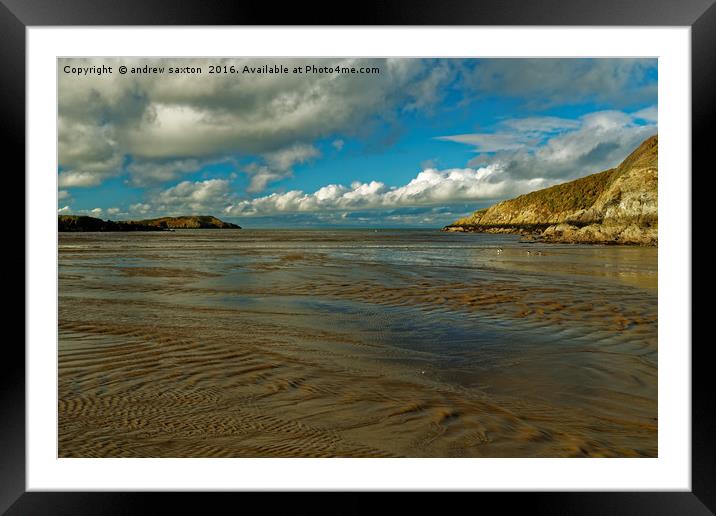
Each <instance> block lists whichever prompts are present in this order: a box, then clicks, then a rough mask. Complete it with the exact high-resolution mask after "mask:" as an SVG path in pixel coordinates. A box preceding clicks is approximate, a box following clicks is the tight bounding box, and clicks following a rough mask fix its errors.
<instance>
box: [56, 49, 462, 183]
mask: <svg viewBox="0 0 716 516" xmlns="http://www.w3.org/2000/svg"><path fill="white" fill-rule="evenodd" d="M150 61H151V62H152V63H155V64H157V65H162V66H165V67H169V66H187V65H188V66H197V67H202V68H203V69H204V73H202V74H199V75H186V76H183V75H166V74H157V75H144V76H141V77H138V76H130V75H127V76H120V75H103V76H96V75H87V76H80V77H78V76H75V75H69V74H64V73H60V74H59V127H60V131H59V132H60V138H59V163H60V167H61V169H62V170H63V173H62V174H61V176H64V177H63V178H62V183H63V184H64V185H66V186H76V187H87V186H96V185H97V184H100V183H101V182H102V181H104V180H105V179H107V178H109V177H112V176H114V175H118V174H121V173H123V172H124V170H123V160H124V157H125V156H131V158H132V160H134V162H135V163H136V164H135V165H130V166H129V167H128V172H129V173H130V175H131V181H132V183H133V184H135V185H144V184H149V183H152V182H157V181H165V180H168V179H173V178H175V177H177V176H178V175H179V174H181V173H184V172H186V171H188V170H190V169H192V168H193V163H191V162H190V160H198V161H199V162H205V161H207V160H208V161H212V160H218V159H224V158H227V157H231V156H264V157H265V159H266V160H267V161H266V165H267V166H269V167H277V168H275V170H274V173H279V172H281V171H282V170H283V171H286V170H288V169H289V168H290V167H289V166H286V165H285V164H284V163H285V161H284V160H287V161H289V162H290V161H291V160H292V159H294V163H296V162H298V161H296V160H298V159H300V155H294V156H293V157H292V156H291V152H292V151H291V150H290V149H291V148H292V146H294V144H295V142H297V141H298V142H313V141H315V140H316V139H318V138H322V137H326V136H329V135H332V134H337V133H342V134H346V135H355V134H357V133H359V132H361V131H363V130H364V127H365V125H366V122H368V121H370V120H374V119H376V118H379V119H382V120H384V121H388V122H393V121H394V120H395V113H397V112H398V111H400V110H401V109H404V108H407V107H408V106H412V108H413V109H427V108H429V107H430V106H431V105H433V104H434V103H435V102H436V101H437V100H439V98H440V96H441V95H442V91H441V85H442V84H443V83H444V82H445V81H446V80H448V78H449V75H450V74H451V73H452V66H451V65H449V64H446V63H443V64H441V65H439V66H435V63H434V62H431V61H426V60H421V59H356V58H346V59H321V60H320V64H322V65H327V66H336V65H343V66H356V67H357V66H377V67H379V68H380V74H373V75H353V76H341V75H332V74H315V75H311V76H307V75H305V74H286V75H283V74H275V75H266V74H252V75H242V74H239V75H236V74H209V73H206V71H207V67H208V65H209V64H212V65H224V64H225V65H227V66H236V67H239V68H242V67H243V66H244V65H248V66H261V65H264V64H267V63H271V64H275V63H276V60H275V59H270V60H267V59H235V58H232V59H219V60H212V61H211V62H209V61H208V60H206V59H162V60H158V59H149V60H147V59H94V58H93V59H63V60H62V63H61V67H64V66H65V65H69V66H91V65H94V64H112V65H114V66H119V65H120V64H124V65H126V66H129V67H132V66H141V65H143V64H146V63H147V62H150ZM316 61H317V59H285V60H283V62H282V64H284V65H286V66H289V67H293V66H297V65H303V66H305V65H306V64H307V63H315V62H316ZM302 145H304V148H309V147H311V146H310V144H307V143H304V144H302ZM293 150H294V151H296V149H293ZM281 167H283V168H281Z"/></svg>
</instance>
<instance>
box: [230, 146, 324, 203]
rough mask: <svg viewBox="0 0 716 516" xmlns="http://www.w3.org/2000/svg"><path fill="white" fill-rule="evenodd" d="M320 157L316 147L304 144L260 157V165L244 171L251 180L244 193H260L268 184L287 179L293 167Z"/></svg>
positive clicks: (252, 165) (250, 165)
mask: <svg viewBox="0 0 716 516" xmlns="http://www.w3.org/2000/svg"><path fill="white" fill-rule="evenodd" d="M320 155H321V152H320V151H319V150H318V149H317V148H316V147H314V146H313V145H309V144H305V143H295V144H293V145H290V146H288V147H285V148H282V149H278V150H276V151H273V152H268V153H266V154H264V155H263V156H262V164H261V163H251V164H249V165H248V166H247V167H246V168H245V169H244V171H245V172H246V173H247V174H249V176H250V178H251V179H250V182H249V186H248V188H247V189H246V191H247V192H250V193H255V192H261V191H263V190H265V189H266V186H267V185H268V184H269V183H271V182H274V181H278V180H280V179H283V178H285V177H289V176H290V175H291V174H292V168H293V167H294V165H297V164H301V163H306V162H308V161H310V160H312V159H314V158H316V157H318V156H320Z"/></svg>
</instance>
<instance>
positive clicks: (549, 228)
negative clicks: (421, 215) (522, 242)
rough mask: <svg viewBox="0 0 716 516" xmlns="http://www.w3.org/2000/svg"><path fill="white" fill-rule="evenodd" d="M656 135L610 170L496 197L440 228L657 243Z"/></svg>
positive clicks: (570, 239)
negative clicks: (503, 198)
mask: <svg viewBox="0 0 716 516" xmlns="http://www.w3.org/2000/svg"><path fill="white" fill-rule="evenodd" d="M658 174H659V165H658V136H657V135H655V136H652V137H650V138H648V139H647V140H646V141H644V142H643V143H642V144H641V145H639V147H637V149H636V150H634V151H633V152H632V153H631V154H630V155H629V156H627V157H626V159H624V161H622V162H621V164H620V165H619V166H618V167H616V168H613V169H609V170H605V171H603V172H599V173H597V174H592V175H590V176H586V177H583V178H580V179H576V180H574V181H570V182H568V183H562V184H559V185H556V186H552V187H550V188H545V189H543V190H538V191H535V192H531V193H528V194H525V195H521V196H519V197H516V198H514V199H510V200H507V201H502V202H500V203H498V204H495V205H493V206H491V207H489V208H486V209H483V210H478V211H476V212H474V213H473V214H472V215H469V216H467V217H465V218H462V219H459V220H457V221H455V222H453V223H452V224H450V225H449V226H445V227H444V228H443V231H453V232H458V231H459V232H481V233H517V234H522V235H525V237H526V238H528V239H533V240H537V241H544V242H567V243H600V244H632V245H649V246H655V245H657V241H658V202H657V193H658Z"/></svg>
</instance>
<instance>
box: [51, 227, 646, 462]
mask: <svg viewBox="0 0 716 516" xmlns="http://www.w3.org/2000/svg"><path fill="white" fill-rule="evenodd" d="M498 249H501V251H500V250H498ZM528 251H529V254H528ZM59 256H60V270H59V275H60V300H59V301H60V302H59V454H60V456H63V457H214V456H216V457H273V456H281V457H294V456H296V457H335V456H339V457H396V456H408V457H479V456H485V457H488V456H490V457H533V456H539V457H571V456H622V457H624V456H626V457H632V456H648V457H653V456H656V455H657V396H656V393H657V292H656V284H657V283H656V282H657V275H656V257H657V255H656V249H653V248H651V249H645V248H624V247H621V248H617V247H601V246H596V247H586V246H556V245H538V244H523V243H520V242H518V240H517V239H516V238H515V237H513V236H511V235H474V234H467V235H465V234H448V233H440V232H426V231H393V232H390V231H381V232H373V231H328V230H325V231H249V230H241V231H231V230H220V231H212V230H200V231H177V232H175V233H146V234H141V233H136V234H88V233H85V234H61V235H60V241H59Z"/></svg>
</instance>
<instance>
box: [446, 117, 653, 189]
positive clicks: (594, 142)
mask: <svg viewBox="0 0 716 516" xmlns="http://www.w3.org/2000/svg"><path fill="white" fill-rule="evenodd" d="M655 110H656V106H653V107H651V108H647V109H645V110H642V111H639V112H637V113H625V112H622V111H616V110H606V111H597V112H593V113H588V114H585V115H583V116H582V117H580V118H578V119H576V120H570V119H561V118H555V117H528V118H521V119H509V120H504V121H502V122H501V123H500V124H498V126H497V128H496V131H495V132H494V133H489V134H466V135H457V136H446V137H440V139H443V140H450V141H456V142H460V143H464V144H467V145H471V146H472V147H473V148H474V150H475V152H478V153H492V154H482V155H480V156H477V157H476V158H474V159H472V160H470V162H469V163H468V164H469V165H470V166H473V167H475V166H485V165H489V164H493V165H496V166H499V167H500V168H502V169H503V170H504V171H505V173H506V174H507V175H508V176H510V177H512V178H514V179H515V180H517V179H520V178H544V179H549V180H557V179H559V180H561V181H565V180H569V179H574V178H576V177H581V176H584V175H586V174H591V173H594V172H599V171H601V170H605V169H607V168H611V167H613V166H615V165H617V164H618V163H619V162H620V161H621V160H622V159H624V157H625V156H627V155H628V154H629V153H630V152H631V151H632V150H634V148H635V147H636V146H637V145H638V144H639V143H641V142H642V141H643V140H644V139H646V138H647V137H649V136H651V135H653V134H655V133H656V132H657V127H656V125H655V124H652V123H643V122H644V121H645V117H646V116H648V114H649V113H651V112H653V111H655Z"/></svg>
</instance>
